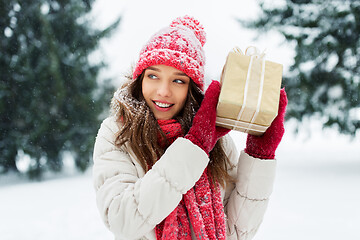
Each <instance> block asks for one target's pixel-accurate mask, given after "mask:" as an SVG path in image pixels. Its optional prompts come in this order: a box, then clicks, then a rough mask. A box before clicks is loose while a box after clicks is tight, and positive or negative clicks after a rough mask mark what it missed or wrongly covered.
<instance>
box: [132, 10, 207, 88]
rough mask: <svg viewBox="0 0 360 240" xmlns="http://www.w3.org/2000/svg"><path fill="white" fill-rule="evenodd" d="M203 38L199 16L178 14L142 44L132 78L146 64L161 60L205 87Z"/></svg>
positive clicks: (144, 67) (203, 33)
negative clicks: (197, 17)
mask: <svg viewBox="0 0 360 240" xmlns="http://www.w3.org/2000/svg"><path fill="white" fill-rule="evenodd" d="M205 42H206V34H205V31H204V27H203V26H202V25H201V24H200V22H199V21H198V20H196V19H194V18H192V17H189V16H184V17H180V18H177V19H175V20H174V21H173V22H172V23H171V24H170V26H169V27H166V28H164V29H162V30H160V31H159V32H157V33H156V34H154V35H153V36H152V37H151V38H150V40H149V41H148V42H147V43H146V44H145V46H144V47H143V48H142V50H141V51H140V56H139V60H138V62H137V63H136V65H135V69H134V72H133V78H134V79H136V78H137V77H138V76H139V75H140V74H141V73H142V72H143V71H144V70H145V69H146V68H147V67H149V66H152V65H158V64H164V65H167V66H171V67H175V68H176V69H178V70H181V71H183V72H184V73H185V74H186V75H187V76H189V77H190V78H191V79H192V80H193V81H194V82H195V84H196V85H197V86H199V87H200V88H201V89H202V90H204V65H205V54H204V51H203V45H204V44H205Z"/></svg>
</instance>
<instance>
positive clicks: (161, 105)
mask: <svg viewBox="0 0 360 240" xmlns="http://www.w3.org/2000/svg"><path fill="white" fill-rule="evenodd" d="M155 104H156V105H157V106H159V107H161V108H168V107H170V106H171V104H169V103H160V102H155Z"/></svg>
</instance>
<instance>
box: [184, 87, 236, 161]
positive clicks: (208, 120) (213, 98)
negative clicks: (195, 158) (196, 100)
mask: <svg viewBox="0 0 360 240" xmlns="http://www.w3.org/2000/svg"><path fill="white" fill-rule="evenodd" d="M220 89H221V87H220V83H219V82H218V81H212V82H211V84H210V86H209V87H208V89H207V90H206V92H205V96H204V100H203V101H202V103H201V106H200V108H199V110H198V111H197V113H196V115H195V117H194V120H193V123H192V126H191V128H190V130H189V132H188V133H187V134H186V135H185V138H186V139H189V140H190V141H191V142H192V143H194V144H196V145H197V146H199V147H200V148H201V149H203V150H204V151H205V152H206V153H207V154H208V155H209V152H210V151H211V150H212V149H213V148H214V146H215V144H216V142H217V141H218V139H219V138H221V137H222V136H224V135H226V134H227V133H228V132H229V131H230V130H229V129H226V128H222V127H217V126H215V122H216V106H217V103H218V100H219V95H220Z"/></svg>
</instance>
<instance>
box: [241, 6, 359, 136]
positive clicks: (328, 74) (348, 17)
mask: <svg viewBox="0 0 360 240" xmlns="http://www.w3.org/2000/svg"><path fill="white" fill-rule="evenodd" d="M275 3H276V4H275ZM260 8H261V10H262V14H261V16H260V17H259V18H257V19H256V20H255V21H252V22H244V21H240V22H241V23H242V24H245V25H246V26H249V27H251V28H254V29H257V30H258V31H259V32H260V33H261V32H267V31H270V30H271V31H273V30H275V31H278V32H280V33H281V34H282V35H283V36H284V37H285V38H286V39H287V41H289V42H291V43H292V44H291V46H293V45H295V46H296V47H295V54H296V56H295V59H294V63H293V65H292V66H291V67H290V73H289V74H288V75H286V76H285V78H284V81H283V82H284V85H285V86H286V91H287V93H288V97H289V106H288V117H290V118H295V119H298V120H300V121H301V120H302V119H304V117H307V116H314V115H317V116H320V117H321V118H322V119H323V120H324V126H325V127H337V129H338V130H339V132H341V133H344V134H350V135H352V136H355V134H356V132H357V130H358V129H359V128H360V99H359V97H360V1H352V0H344V1H333V0H283V1H281V2H280V1H261V2H260ZM284 61H285V59H284Z"/></svg>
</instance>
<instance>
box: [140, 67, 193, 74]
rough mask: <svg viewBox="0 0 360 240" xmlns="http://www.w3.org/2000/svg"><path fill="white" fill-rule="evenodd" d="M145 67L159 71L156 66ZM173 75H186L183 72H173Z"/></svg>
mask: <svg viewBox="0 0 360 240" xmlns="http://www.w3.org/2000/svg"><path fill="white" fill-rule="evenodd" d="M147 69H150V70H153V71H156V72H161V71H160V69H158V68H156V67H148V68H147ZM174 75H178V76H187V75H186V74H185V73H183V72H175V73H174Z"/></svg>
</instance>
